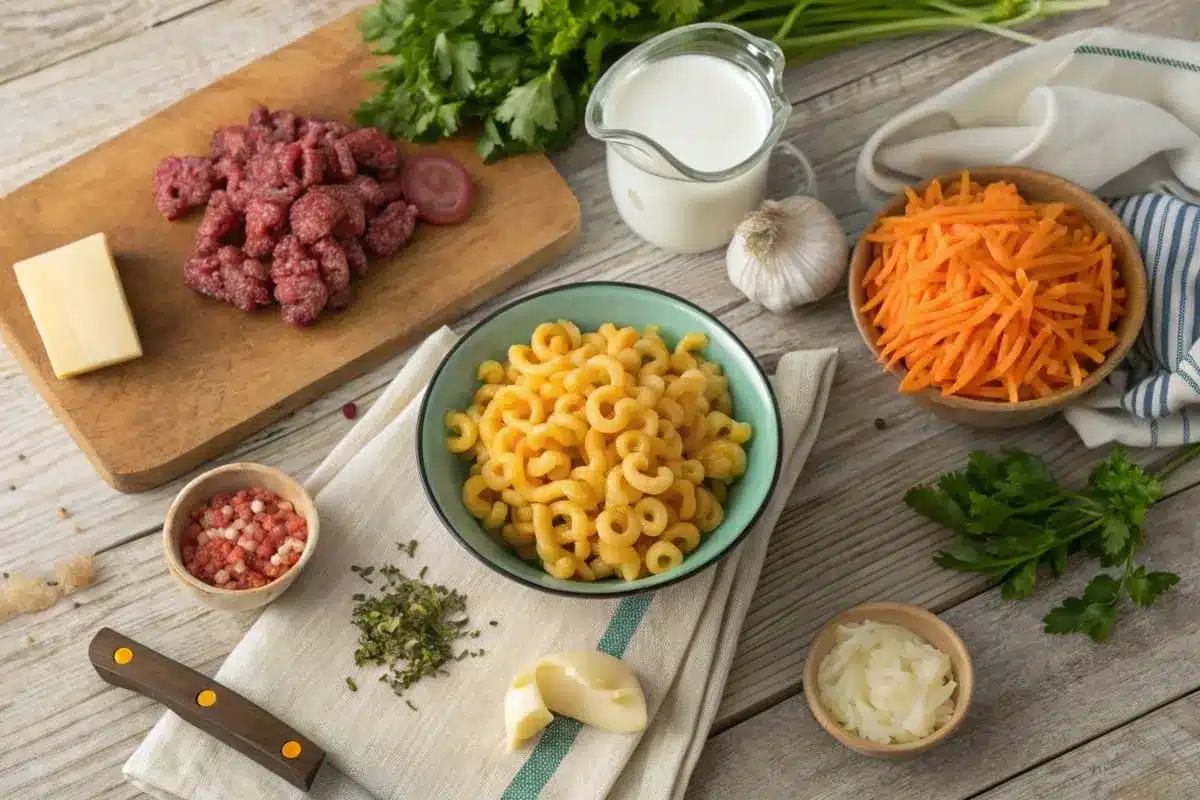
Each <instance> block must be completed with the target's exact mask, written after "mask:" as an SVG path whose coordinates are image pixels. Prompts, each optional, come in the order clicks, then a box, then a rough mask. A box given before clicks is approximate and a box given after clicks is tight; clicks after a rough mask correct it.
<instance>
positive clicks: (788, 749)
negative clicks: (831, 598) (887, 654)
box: [688, 489, 1200, 800]
mask: <svg viewBox="0 0 1200 800" xmlns="http://www.w3.org/2000/svg"><path fill="white" fill-rule="evenodd" d="M1198 500H1200V489H1191V490H1189V491H1187V492H1185V493H1183V494H1181V495H1178V496H1176V497H1175V498H1173V499H1171V500H1169V501H1167V502H1166V503H1164V504H1163V507H1161V508H1159V509H1157V510H1156V511H1155V512H1154V514H1155V516H1154V520H1153V522H1152V523H1151V526H1150V528H1149V530H1150V531H1151V534H1150V538H1149V540H1148V541H1147V544H1146V546H1145V548H1144V551H1143V553H1142V556H1141V559H1140V560H1141V561H1143V562H1144V563H1146V564H1147V565H1148V567H1149V568H1150V569H1174V570H1176V571H1177V572H1179V574H1180V576H1181V577H1182V579H1183V580H1182V583H1181V584H1180V585H1179V586H1177V587H1176V588H1175V589H1174V590H1172V592H1171V593H1169V594H1167V595H1166V596H1165V597H1164V598H1162V599H1161V600H1160V601H1159V604H1158V605H1157V606H1155V607H1154V608H1152V609H1133V608H1129V607H1127V606H1126V605H1124V604H1123V605H1122V607H1121V608H1120V609H1119V610H1118V614H1119V615H1120V618H1119V620H1118V623H1117V626H1116V630H1115V632H1114V634H1113V636H1112V638H1111V639H1110V640H1109V641H1108V642H1107V643H1105V644H1103V645H1098V644H1095V643H1093V642H1092V641H1091V640H1090V639H1088V638H1086V637H1084V636H1081V635H1071V636H1062V637H1052V636H1050V635H1048V634H1045V633H1043V632H1042V630H1041V618H1042V616H1043V615H1044V614H1045V612H1046V611H1047V610H1048V609H1049V608H1050V607H1051V606H1052V605H1053V604H1054V603H1056V602H1058V601H1059V600H1060V599H1061V598H1062V597H1063V596H1065V595H1066V594H1067V593H1068V592H1070V593H1075V594H1078V593H1079V592H1081V591H1082V589H1083V586H1084V584H1085V583H1086V582H1087V580H1088V579H1090V577H1091V576H1092V575H1093V574H1094V572H1095V566H1094V564H1093V563H1090V562H1089V563H1086V564H1075V565H1073V566H1072V567H1071V568H1070V569H1069V571H1068V575H1067V576H1066V577H1065V578H1064V579H1063V580H1062V581H1061V582H1059V583H1056V584H1054V585H1053V586H1049V587H1042V588H1040V589H1039V590H1038V591H1037V592H1036V593H1035V594H1034V596H1033V597H1032V598H1031V599H1029V600H1027V601H1024V602H1011V601H1006V600H1002V599H1001V598H1000V593H999V591H998V590H992V591H989V592H987V593H985V594H982V595H980V596H977V597H975V598H973V599H971V600H969V601H967V602H965V603H962V604H959V605H957V606H955V607H954V608H952V609H951V610H949V611H947V612H945V613H944V614H942V618H943V619H945V620H946V621H947V622H948V623H949V624H950V625H951V626H952V627H953V628H954V629H955V630H956V631H957V632H958V634H959V635H960V636H962V638H963V640H964V641H965V642H966V644H967V647H968V648H969V649H970V652H971V658H972V661H973V662H974V665H975V675H976V680H975V694H974V698H973V702H972V707H971V711H970V713H969V715H968V716H967V718H966V720H965V722H964V723H963V729H962V730H960V731H957V732H956V733H955V735H954V736H952V737H951V738H950V739H948V740H947V742H946V743H945V744H943V745H941V746H939V747H938V748H937V749H936V750H933V751H930V752H929V753H927V754H925V755H923V756H921V757H920V758H917V759H913V760H910V761H885V760H879V759H870V758H864V757H863V756H860V755H858V754H856V753H853V752H851V751H850V750H847V749H845V748H843V747H842V746H841V745H839V744H838V743H837V742H836V741H835V740H834V739H833V738H832V737H830V736H829V735H828V734H826V733H825V732H824V731H823V730H822V729H821V728H820V727H819V726H818V725H817V723H816V721H815V720H813V718H812V715H811V713H810V712H809V710H808V707H807V704H806V703H805V700H804V698H803V697H793V698H790V699H789V700H787V701H785V702H783V703H779V704H778V705H776V706H774V707H773V708H771V709H770V710H768V711H764V712H763V713H761V714H759V715H757V716H755V717H753V718H752V719H750V720H749V721H747V722H744V723H742V724H740V725H737V726H735V727H733V728H731V729H729V730H727V731H725V732H724V733H722V734H720V735H718V736H716V737H714V738H713V739H712V740H711V741H710V743H709V746H708V748H707V749H706V751H705V754H704V757H703V758H701V760H700V763H699V766H698V767H697V770H696V774H695V776H694V778H693V781H692V786H691V789H690V791H689V793H688V797H689V798H694V799H695V800H701V799H702V798H722V799H723V798H731V797H742V796H746V797H788V798H794V799H795V800H805V799H806V798H813V800H817V798H819V799H820V800H840V798H863V797H897V798H908V797H921V798H936V799H937V800H959V799H960V798H968V797H971V796H973V795H974V794H976V793H978V792H981V791H983V790H985V789H988V788H990V787H992V786H994V785H996V784H998V783H999V782H1001V781H1003V780H1005V779H1008V778H1011V777H1012V776H1014V775H1017V774H1018V773H1020V772H1022V771H1024V770H1027V769H1029V768H1031V767H1034V766H1036V765H1038V764H1040V763H1041V762H1043V761H1045V760H1047V759H1050V758H1053V757H1055V756H1057V755H1060V754H1062V753H1064V752H1067V751H1068V750H1070V749H1071V748H1073V747H1075V746H1076V745H1078V744H1080V743H1082V742H1086V741H1088V740H1090V739H1092V738H1094V737H1096V736H1098V735H1101V734H1104V733H1106V732H1108V731H1110V730H1112V729H1113V728H1115V727H1117V726H1119V725H1120V724H1122V723H1123V722H1125V721H1126V720H1129V719H1132V718H1135V717H1137V716H1139V715H1141V714H1145V713H1146V712H1148V711H1150V710H1152V709H1154V708H1156V707H1157V706H1159V705H1161V704H1163V703H1166V702H1168V701H1171V700H1173V699H1175V698H1178V697H1180V696H1182V695H1184V694H1186V693H1189V692H1193V691H1195V690H1196V689H1197V687H1200V660H1197V659H1196V658H1195V657H1194V654H1195V652H1196V648H1197V647H1198V646H1200V615H1198V614H1196V608H1197V607H1198V605H1200V560H1197V559H1196V557H1195V554H1196V552H1197V550H1198V548H1200V528H1198V527H1197V526H1196V524H1195V504H1196V502H1197V501H1198ZM874 599H883V598H882V597H879V596H877V597H875V598H874ZM832 610H833V609H830V611H831V612H832ZM1033 786H1034V788H1035V793H1034V794H1033V795H1031V796H1038V797H1046V798H1058V797H1060V796H1061V795H1059V794H1057V793H1055V792H1053V791H1049V790H1047V789H1046V787H1045V785H1044V784H1033ZM1143 788H1146V787H1143ZM1080 796H1084V795H1080ZM1090 796H1094V795H1090ZM1127 796H1130V797H1134V796H1142V797H1154V796H1155V795H1153V794H1142V795H1136V794H1132V793H1131V794H1128V795H1127ZM1160 796H1161V797H1174V796H1172V795H1169V794H1168V795H1160ZM1178 797H1179V800H1183V798H1184V797H1187V795H1181V796H1178Z"/></svg>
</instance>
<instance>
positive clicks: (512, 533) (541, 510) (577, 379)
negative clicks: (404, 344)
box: [445, 320, 752, 581]
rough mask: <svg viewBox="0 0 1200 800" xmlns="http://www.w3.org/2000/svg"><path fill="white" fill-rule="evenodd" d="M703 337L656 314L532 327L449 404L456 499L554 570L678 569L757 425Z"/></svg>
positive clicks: (716, 519)
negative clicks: (625, 322) (675, 335)
mask: <svg viewBox="0 0 1200 800" xmlns="http://www.w3.org/2000/svg"><path fill="white" fill-rule="evenodd" d="M707 346H708V339H707V337H705V335H704V334H702V333H688V334H686V335H684V336H683V337H682V338H681V339H680V340H679V341H678V342H677V343H676V345H675V346H674V347H670V346H668V345H667V343H666V342H665V341H664V340H663V338H662V337H661V336H660V335H659V333H658V329H657V327H656V326H653V325H652V326H648V327H646V328H645V329H644V330H642V331H638V330H637V329H635V328H629V327H625V328H619V327H617V326H616V325H614V324H612V323H607V322H606V323H605V324H603V325H601V326H600V327H599V329H598V330H596V331H594V332H589V333H583V332H581V331H580V330H579V328H578V327H576V326H575V325H574V324H573V323H571V322H569V321H567V320H558V321H557V322H546V323H543V324H541V325H539V326H538V327H537V328H536V329H535V330H534V332H533V336H532V337H530V341H529V344H515V345H513V346H512V347H510V348H509V349H508V357H507V360H506V361H505V362H504V363H500V362H499V361H485V362H484V363H482V364H480V365H479V368H478V371H477V373H476V375H477V378H478V379H479V381H480V383H481V385H480V387H479V389H478V390H477V391H476V393H475V396H474V398H473V400H472V403H471V404H470V405H469V406H468V407H467V408H466V409H465V410H464V411H451V412H450V413H448V414H447V415H446V420H445V423H446V429H447V436H446V447H447V448H448V449H449V450H450V451H451V452H453V453H458V454H459V456H460V457H461V458H463V459H464V460H465V461H467V462H468V463H469V465H470V469H469V471H470V475H469V477H468V478H467V480H466V481H465V483H464V484H463V491H462V499H463V504H464V505H465V506H466V508H467V510H468V511H469V512H470V513H471V515H472V516H474V517H475V518H476V519H478V520H479V521H480V524H481V525H482V526H483V527H484V528H485V529H486V530H488V531H489V532H490V533H492V534H493V535H494V536H496V538H497V539H498V540H499V541H500V542H502V543H504V544H505V545H506V546H507V547H509V548H511V549H513V550H514V551H515V552H516V553H517V554H518V555H519V556H520V557H522V558H525V559H528V560H532V561H537V562H539V563H540V564H541V565H542V568H543V569H544V570H545V571H546V572H547V573H548V574H550V575H553V576H554V577H556V578H562V579H572V580H580V581H595V580H603V579H606V578H609V577H615V576H619V577H620V578H622V579H623V580H626V581H632V580H636V579H637V578H639V577H642V576H645V575H647V574H654V575H657V574H660V573H663V572H666V571H668V570H671V569H674V568H676V567H678V566H679V565H680V564H681V563H682V562H683V559H684V558H685V556H686V554H687V553H690V552H691V551H693V550H695V549H696V548H697V547H699V546H700V542H701V538H702V536H703V535H705V534H707V533H710V532H711V531H713V530H714V529H715V528H716V527H717V526H719V525H720V524H721V522H722V520H723V519H724V516H725V511H724V508H723V507H722V503H724V502H725V498H726V494H727V492H728V488H729V484H730V483H732V482H733V481H735V480H737V479H738V478H739V477H741V476H742V474H744V473H745V471H746V450H745V445H746V443H747V442H748V441H749V440H750V436H751V433H752V431H751V428H750V425H749V424H747V423H745V422H739V421H737V420H736V419H734V418H733V400H732V398H731V397H730V394H729V382H728V379H727V378H726V377H725V376H724V375H723V374H722V372H721V367H720V365H719V364H716V363H714V362H712V361H707V360H705V359H704V358H703V356H702V355H701V353H702V352H703V350H704V348H705V347H707Z"/></svg>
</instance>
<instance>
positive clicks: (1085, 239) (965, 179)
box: [862, 172, 1126, 403]
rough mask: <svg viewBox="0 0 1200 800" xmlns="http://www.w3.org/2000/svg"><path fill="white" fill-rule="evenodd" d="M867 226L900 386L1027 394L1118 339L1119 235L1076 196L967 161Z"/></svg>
mask: <svg viewBox="0 0 1200 800" xmlns="http://www.w3.org/2000/svg"><path fill="white" fill-rule="evenodd" d="M905 195H906V197H907V204H906V206H905V209H904V213H903V214H902V215H896V216H890V217H884V218H883V219H881V220H880V221H879V224H878V225H877V226H876V227H875V229H874V230H872V231H870V232H868V233H867V234H866V235H865V238H866V241H868V242H870V243H871V246H872V248H873V258H872V263H871V265H870V267H869V268H868V269H867V272H866V275H865V277H864V278H863V285H864V288H865V289H866V302H865V303H864V304H863V305H862V311H863V313H864V314H869V316H871V318H872V319H873V322H874V324H875V326H876V328H877V329H878V332H879V336H878V342H879V347H880V362H881V363H884V364H886V365H887V367H888V368H889V369H890V368H892V367H893V366H899V365H903V366H904V368H905V369H906V371H907V374H906V375H905V377H904V380H903V381H902V382H901V386H900V389H901V391H904V392H916V391H920V390H922V389H925V388H927V387H933V388H936V389H938V390H940V391H941V393H942V394H943V395H947V396H949V395H959V396H963V397H974V398H978V399H983V400H996V401H1001V402H1014V403H1015V402H1019V401H1021V400H1030V399H1033V398H1036V397H1045V396H1046V395H1049V394H1052V393H1053V392H1056V391H1061V390H1063V389H1065V388H1068V387H1071V386H1079V385H1081V384H1082V383H1083V381H1084V379H1085V378H1086V377H1087V374H1088V370H1089V368H1091V369H1094V368H1095V367H1096V366H1098V365H1099V364H1101V363H1103V361H1104V359H1105V357H1106V354H1107V353H1108V352H1109V351H1110V350H1112V348H1114V347H1115V346H1116V344H1117V336H1116V334H1115V333H1114V331H1113V328H1114V327H1115V325H1116V323H1117V322H1118V321H1119V320H1120V318H1121V315H1122V313H1123V312H1124V310H1125V305H1124V304H1125V302H1126V292H1125V289H1124V287H1123V286H1122V285H1121V275H1120V271H1119V270H1118V269H1117V266H1116V264H1114V252H1113V247H1112V243H1111V242H1109V240H1108V237H1107V236H1105V235H1104V234H1103V233H1097V232H1096V231H1094V230H1093V229H1092V228H1091V226H1090V225H1089V224H1088V223H1087V221H1086V220H1085V219H1084V218H1083V216H1082V215H1081V214H1079V212H1078V211H1077V210H1076V209H1075V208H1073V207H1071V206H1070V205H1068V204H1065V203H1030V202H1027V201H1026V200H1025V199H1024V198H1023V197H1021V195H1020V193H1019V192H1018V191H1017V188H1016V187H1015V186H1014V185H1012V184H1011V183H1007V182H997V183H991V184H988V185H987V186H981V185H980V184H978V183H975V182H973V181H972V180H971V176H970V173H968V172H964V173H962V176H961V178H960V179H959V180H957V181H954V182H953V183H951V184H949V185H947V186H945V187H943V186H942V185H941V184H940V183H938V182H937V181H934V182H932V183H931V184H930V185H929V186H928V187H926V189H925V191H924V192H923V193H918V192H916V191H914V190H913V189H906V190H905Z"/></svg>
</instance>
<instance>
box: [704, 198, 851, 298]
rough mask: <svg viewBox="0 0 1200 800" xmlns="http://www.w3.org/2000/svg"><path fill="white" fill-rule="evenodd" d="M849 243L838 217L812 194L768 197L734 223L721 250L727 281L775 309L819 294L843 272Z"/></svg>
mask: <svg viewBox="0 0 1200 800" xmlns="http://www.w3.org/2000/svg"><path fill="white" fill-rule="evenodd" d="M849 256H850V246H849V244H848V242H847V241H846V235H845V233H843V231H842V227H841V225H840V223H838V221H837V217H836V216H835V215H834V213H833V212H832V211H830V210H829V208H828V207H827V206H826V205H825V204H823V203H822V202H820V201H819V200H817V199H815V198H812V197H804V196H796V197H789V198H787V199H785V200H780V201H774V200H767V201H766V202H764V203H763V204H762V206H761V207H760V208H759V209H758V210H757V211H754V212H753V213H751V214H749V215H748V216H747V217H746V219H745V220H743V221H742V223H741V224H740V225H739V226H738V228H737V231H736V232H735V233H734V235H733V239H732V240H731V241H730V242H729V248H728V249H727V250H726V253H725V263H726V267H727V270H728V275H729V281H730V283H732V284H733V285H734V286H736V287H737V288H738V289H739V290H741V292H742V293H743V294H744V295H746V297H748V298H749V299H751V300H753V301H754V302H756V303H758V304H760V305H762V306H765V307H766V308H767V309H769V310H770V311H773V312H776V313H779V312H782V311H787V310H788V309H791V308H795V307H796V306H798V305H802V304H804V303H811V302H813V301H815V300H819V299H821V298H822V297H824V296H825V295H827V294H829V293H830V292H831V291H833V290H834V289H835V288H836V287H837V285H838V284H839V283H840V282H841V280H842V278H843V277H844V276H845V274H846V268H847V266H848V265H849Z"/></svg>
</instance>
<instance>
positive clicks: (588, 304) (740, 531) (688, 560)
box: [417, 283, 781, 597]
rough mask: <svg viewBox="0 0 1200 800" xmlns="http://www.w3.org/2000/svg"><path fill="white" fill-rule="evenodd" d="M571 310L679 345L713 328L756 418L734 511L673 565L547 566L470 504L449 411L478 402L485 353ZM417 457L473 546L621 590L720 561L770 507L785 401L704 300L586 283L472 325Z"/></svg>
mask: <svg viewBox="0 0 1200 800" xmlns="http://www.w3.org/2000/svg"><path fill="white" fill-rule="evenodd" d="M558 319H568V320H571V321H572V322H574V323H575V324H576V325H578V326H579V328H580V329H581V330H583V331H594V330H596V329H597V328H599V327H600V325H602V324H603V323H605V322H612V323H614V324H615V325H617V326H618V327H623V326H632V327H635V328H638V329H639V330H640V329H642V328H644V327H645V326H647V325H658V326H659V332H660V334H661V335H662V337H663V339H665V340H666V342H667V345H668V346H669V347H674V345H675V343H676V342H677V341H678V340H679V338H680V337H681V336H683V334H685V333H690V332H692V331H699V332H702V333H704V334H706V335H707V336H708V347H707V348H706V349H705V350H703V351H702V353H701V354H702V355H703V356H704V357H705V358H707V359H708V360H710V361H716V362H717V363H718V364H720V365H721V368H722V369H723V370H724V373H725V375H726V376H727V377H728V378H729V391H730V393H731V394H732V395H733V411H734V414H733V416H734V417H735V418H736V419H738V420H741V421H743V422H748V423H750V425H751V426H752V427H753V430H754V434H753V436H752V437H751V439H750V441H749V442H748V443H747V445H746V456H747V465H746V474H745V475H743V476H742V477H741V478H740V479H739V480H738V481H737V482H736V483H734V484H733V485H732V486H731V487H730V490H729V496H728V498H727V499H726V503H725V519H724V522H722V523H721V525H720V526H719V527H718V528H717V529H716V530H714V531H712V532H711V533H708V534H706V535H705V536H704V538H703V539H702V540H701V543H700V546H699V547H698V548H696V549H695V550H693V551H692V552H691V553H689V554H687V555H686V556H685V557H684V560H683V563H682V564H681V565H680V566H678V567H676V568H675V569H673V570H668V571H667V572H664V573H661V574H659V575H650V576H647V577H643V578H639V579H637V580H635V581H628V582H627V581H623V580H620V579H608V580H603V581H596V582H594V583H585V582H583V581H572V580H562V579H560V578H555V577H552V576H550V575H547V574H546V573H545V572H543V571H542V568H541V565H540V564H531V563H529V562H526V561H524V560H522V559H521V558H520V557H519V556H518V555H517V554H516V553H514V552H513V551H511V550H509V549H508V548H507V547H505V546H504V544H502V543H501V542H499V541H497V540H496V539H494V538H492V536H491V535H490V534H488V533H487V532H486V531H485V530H484V529H483V527H482V526H481V525H480V524H479V523H478V521H476V519H475V518H474V517H472V516H471V514H470V513H469V512H468V511H467V508H466V506H465V505H463V501H462V486H463V482H464V481H465V480H466V478H467V474H468V473H467V467H466V465H465V464H464V463H463V462H462V460H460V459H459V458H458V457H457V456H456V455H454V454H453V453H451V452H450V451H449V450H447V449H446V433H447V431H446V428H445V424H444V421H445V417H446V413H447V412H449V411H462V410H463V409H465V408H466V407H467V406H468V405H470V404H471V401H472V398H473V397H474V394H475V390H476V389H478V388H479V386H480V382H479V380H478V379H477V378H476V368H477V367H478V366H479V364H480V363H481V362H483V361H487V360H496V361H500V362H503V361H504V360H505V359H506V358H507V353H508V348H509V346H511V345H514V344H528V343H529V340H530V337H531V336H532V335H533V329H534V328H536V327H537V326H538V325H540V324H541V323H543V322H552V321H554V320H558ZM418 425H419V433H418V437H417V461H418V463H419V464H420V470H421V482H422V483H423V484H424V486H425V492H426V494H427V495H428V496H429V500H430V502H431V503H432V505H433V508H434V510H436V511H437V513H438V516H439V517H441V519H442V521H443V522H444V523H445V525H446V528H447V529H448V530H449V531H450V533H451V534H453V536H454V538H456V539H458V541H459V542H460V543H461V544H462V545H463V547H465V548H466V549H467V550H468V551H469V552H470V553H471V554H472V555H473V556H475V557H476V558H478V559H479V560H480V561H482V562H483V563H485V564H487V565H488V566H489V567H491V568H492V569H494V570H495V571H496V572H499V573H500V574H501V575H504V576H505V577H507V578H511V579H512V580H514V581H517V582H518V583H521V584H524V585H525V586H529V587H532V588H534V589H540V590H542V591H546V592H552V593H555V594H562V595H570V596H573V597H619V596H622V595H629V594H636V593H639V592H645V591H650V590H654V589H661V588H662V587H664V586H668V585H670V584H672V583H677V582H679V581H681V580H683V579H684V578H687V577H689V576H691V575H695V574H696V573H698V572H700V571H701V570H703V569H705V568H706V567H710V566H712V565H713V564H715V563H716V562H717V561H719V560H720V559H721V557H722V556H724V555H726V554H727V553H729V552H730V551H732V550H733V548H734V547H735V546H736V545H737V544H738V543H739V542H741V541H742V539H743V538H744V537H745V535H746V533H747V532H749V530H750V529H751V527H753V525H754V523H755V522H756V521H757V520H758V518H759V516H760V515H761V514H762V512H763V509H764V508H765V506H766V502H767V498H768V497H769V496H770V493H771V488H772V487H773V486H774V485H775V482H776V481H777V480H778V478H779V467H780V427H781V426H780V421H779V407H778V405H777V404H776V402H775V394H774V392H772V390H771V386H770V383H768V381H767V376H766V374H765V373H764V372H763V370H762V367H760V366H759V364H758V362H757V361H756V360H755V358H754V356H753V355H752V354H751V353H750V351H749V350H748V349H746V346H745V345H744V344H742V343H741V341H739V340H738V338H737V337H736V336H734V335H733V333H732V332H731V331H730V330H729V329H728V328H726V327H725V326H724V325H722V324H721V323H720V322H718V321H717V320H716V318H714V317H713V316H712V315H710V314H709V313H708V312H706V311H704V310H703V309H701V308H699V307H697V306H695V305H693V304H691V303H689V302H688V301H686V300H684V299H682V298H680V297H676V296H675V295H672V294H668V293H667V292H662V291H659V290H657V289H650V288H647V287H644V286H635V285H633V284H627V283H579V284H574V285H571V286H563V287H560V288H555V289H547V290H545V291H542V292H537V293H535V294H532V295H529V296H527V297H523V298H520V299H519V300H516V301H514V302H513V303H511V304H510V305H507V306H505V307H504V308H501V309H500V310H498V311H496V312H494V313H492V314H491V315H490V316H488V317H487V318H486V319H484V320H483V321H482V322H480V323H479V324H478V325H476V326H475V327H474V328H472V329H471V330H470V331H468V332H467V333H466V334H465V335H464V336H463V337H462V338H461V339H460V340H459V341H458V343H457V344H456V345H455V346H454V348H453V349H452V350H451V351H450V352H449V353H448V354H447V355H446V357H445V359H444V360H443V361H442V364H441V366H439V367H438V370H437V372H436V373H434V376H433V380H432V382H431V383H430V385H429V388H428V390H427V391H426V392H425V399H424V400H423V401H422V403H421V416H420V420H419V422H418Z"/></svg>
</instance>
